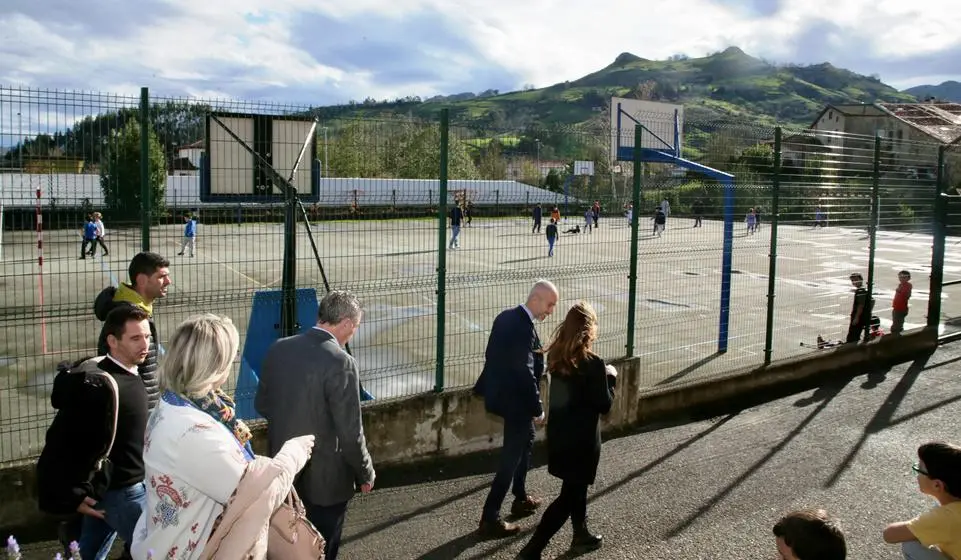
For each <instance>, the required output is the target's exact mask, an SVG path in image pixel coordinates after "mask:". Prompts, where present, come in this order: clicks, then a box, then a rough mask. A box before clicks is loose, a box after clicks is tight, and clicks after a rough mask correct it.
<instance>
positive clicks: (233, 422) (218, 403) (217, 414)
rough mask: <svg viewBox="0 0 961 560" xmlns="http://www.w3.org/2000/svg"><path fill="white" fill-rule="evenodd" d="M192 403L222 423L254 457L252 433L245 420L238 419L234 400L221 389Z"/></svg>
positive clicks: (192, 399)
mask: <svg viewBox="0 0 961 560" xmlns="http://www.w3.org/2000/svg"><path fill="white" fill-rule="evenodd" d="M190 402H192V403H193V404H194V406H196V407H197V408H199V409H200V410H202V411H204V412H206V413H207V414H209V415H210V416H211V417H212V418H213V419H214V420H216V421H218V422H220V423H221V424H223V425H224V426H226V427H227V429H228V430H230V433H232V434H233V435H234V437H235V438H237V441H239V442H240V445H241V446H243V448H244V449H245V450H246V451H247V452H248V453H250V455H251V457H252V456H253V455H254V452H253V448H251V446H250V440H251V439H252V438H253V435H252V434H251V433H250V428H248V427H247V424H245V423H244V421H243V420H241V419H239V418H237V412H236V410H235V405H234V400H233V399H231V398H230V397H229V396H228V395H227V393H224V392H223V391H221V390H220V389H217V390H215V391H212V392H210V393H208V394H207V396H205V397H201V398H197V399H195V398H190Z"/></svg>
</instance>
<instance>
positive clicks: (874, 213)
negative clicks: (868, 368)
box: [861, 135, 881, 340]
mask: <svg viewBox="0 0 961 560" xmlns="http://www.w3.org/2000/svg"><path fill="white" fill-rule="evenodd" d="M880 191H881V136H880V135H875V136H874V172H873V173H872V174H871V217H870V218H869V219H870V220H871V223H870V224H869V226H868V237H869V239H870V240H869V241H868V243H869V244H868V304H867V307H866V308H865V311H867V312H868V313H869V315H868V321H865V323H864V332H863V333H861V335H862V338H864V339H865V340H867V337H868V333H869V332H870V330H871V321H870V319H871V315H873V314H874V306H872V305H871V302H873V301H874V255H875V252H876V251H877V246H878V222H880V221H881V208H880V207H879V206H880V203H881V200H880V199H881V197H880Z"/></svg>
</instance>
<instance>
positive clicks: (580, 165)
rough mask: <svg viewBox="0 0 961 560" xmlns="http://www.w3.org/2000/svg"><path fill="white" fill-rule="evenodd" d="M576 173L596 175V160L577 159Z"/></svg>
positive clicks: (575, 162) (575, 163)
mask: <svg viewBox="0 0 961 560" xmlns="http://www.w3.org/2000/svg"><path fill="white" fill-rule="evenodd" d="M574 175H594V162H593V161H590V160H575V161H574Z"/></svg>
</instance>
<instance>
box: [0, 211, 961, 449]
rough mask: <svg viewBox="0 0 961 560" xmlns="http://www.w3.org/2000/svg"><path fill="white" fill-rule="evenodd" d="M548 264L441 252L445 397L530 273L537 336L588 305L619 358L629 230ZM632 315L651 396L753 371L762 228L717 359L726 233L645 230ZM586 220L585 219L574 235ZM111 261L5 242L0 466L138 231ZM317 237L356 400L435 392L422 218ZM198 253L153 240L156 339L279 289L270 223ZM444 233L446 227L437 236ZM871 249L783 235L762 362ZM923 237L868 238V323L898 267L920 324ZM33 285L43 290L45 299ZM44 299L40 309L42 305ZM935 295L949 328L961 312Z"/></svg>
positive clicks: (844, 312)
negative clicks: (185, 322) (344, 330)
mask: <svg viewBox="0 0 961 560" xmlns="http://www.w3.org/2000/svg"><path fill="white" fill-rule="evenodd" d="M575 224H581V220H580V219H576V220H575V219H572V220H570V222H569V223H568V224H562V227H561V231H562V234H561V239H560V240H559V242H558V244H557V246H556V248H555V255H554V256H553V257H548V256H547V246H546V241H545V239H544V235H543V233H541V234H532V233H531V231H530V222H529V220H525V219H521V218H517V219H486V220H485V219H483V218H478V219H475V220H474V223H473V224H472V225H471V227H465V228H463V229H462V232H461V237H460V247H459V248H457V249H454V250H450V251H448V252H447V258H446V267H447V281H446V292H445V296H446V303H445V308H446V313H445V315H444V319H445V320H444V328H445V337H444V348H443V358H442V360H443V363H444V367H445V385H446V386H458V385H466V384H470V383H472V382H473V380H474V379H475V378H476V375H477V374H478V373H479V371H480V369H481V367H482V364H483V354H484V348H485V345H486V342H487V329H488V327H489V325H490V323H491V321H492V319H493V318H494V316H495V315H496V314H497V313H498V312H499V311H501V310H502V309H505V308H507V307H510V306H513V305H517V304H518V303H521V302H522V301H523V300H524V298H525V297H526V294H527V290H528V289H529V287H530V285H531V284H532V283H533V282H534V281H535V280H537V279H539V278H547V279H551V280H553V281H554V282H555V283H556V284H557V285H558V287H559V289H560V293H561V302H560V305H559V309H558V311H557V313H555V315H554V316H552V317H550V318H549V319H548V320H547V321H545V322H544V323H543V324H542V325H541V326H540V327H539V329H540V331H541V336H542V338H543V339H545V340H546V339H547V338H548V337H549V335H550V333H551V331H552V329H553V328H554V326H555V325H556V324H557V323H558V322H559V321H560V320H561V319H562V318H563V315H564V312H565V311H566V309H567V306H568V305H570V303H572V302H573V301H575V300H578V299H584V300H586V301H588V302H590V303H591V304H592V305H593V306H594V308H595V309H596V310H597V312H598V315H599V320H600V327H601V334H600V340H599V341H598V343H597V348H596V350H597V351H598V353H599V354H601V355H602V356H605V357H608V358H614V357H619V356H623V355H625V353H626V351H627V348H626V347H627V323H628V313H627V308H628V305H627V302H628V301H629V293H628V275H629V263H630V258H629V253H630V229H629V228H628V226H627V223H626V220H625V219H624V218H623V217H602V219H601V222H600V227H599V228H598V229H596V230H594V231H593V232H592V233H586V232H582V233H580V234H567V233H563V232H564V231H565V230H567V229H569V227H570V226H573V225H575ZM640 224H641V233H640V236H639V253H638V282H637V319H636V328H635V336H634V353H635V354H636V355H639V356H640V357H641V360H642V368H643V371H644V380H645V386H646V387H655V386H662V385H665V384H669V383H684V382H690V381H696V380H697V379H699V378H701V377H703V376H709V375H713V374H716V373H718V372H722V371H727V370H730V369H734V368H738V367H746V366H752V365H757V364H760V363H761V361H762V359H763V354H764V346H765V340H764V333H765V306H766V304H767V301H768V298H767V290H768V280H767V275H768V266H769V259H768V253H769V250H768V243H769V237H770V235H769V233H770V230H769V226H768V225H767V224H764V225H763V226H762V228H761V230H760V231H759V232H758V233H757V234H755V235H747V234H746V232H745V231H744V226H743V224H735V238H734V252H733V274H732V288H731V300H730V301H731V307H730V324H729V339H728V349H727V352H726V353H723V354H718V353H717V350H718V332H719V325H718V318H719V315H720V303H721V300H720V296H721V288H720V284H721V250H722V237H723V236H722V224H721V223H720V222H716V221H710V220H705V221H704V226H703V227H701V228H692V227H691V226H692V221H691V220H689V219H686V218H671V219H670V220H669V221H668V226H667V230H666V231H665V232H664V235H663V236H662V237H654V236H652V235H651V232H650V230H649V229H648V228H649V227H650V226H649V221H648V219H647V218H646V217H642V218H641V220H640ZM581 225H583V224H581ZM107 228H108V236H107V244H108V246H109V247H110V254H109V255H108V256H107V257H101V256H100V255H99V254H98V256H97V257H96V258H93V259H90V258H88V259H85V260H79V259H78V256H79V237H78V235H77V233H76V232H68V231H53V232H48V233H46V234H45V239H44V246H43V247H44V264H43V267H42V271H41V269H40V267H38V265H37V249H36V242H35V239H36V235H35V233H33V232H16V233H8V234H7V236H5V238H4V254H3V262H2V264H0V270H2V275H0V282H2V283H3V291H2V293H0V330H2V337H0V340H2V342H0V357H2V360H3V361H2V364H0V457H2V460H4V461H6V460H12V459H17V458H20V457H27V456H30V455H31V454H35V453H37V452H38V451H39V448H40V444H41V442H42V437H43V432H44V430H45V428H46V425H47V423H48V422H49V419H50V418H51V413H52V411H51V410H50V409H49V388H50V386H51V383H52V378H53V371H54V367H55V365H56V364H57V363H58V362H60V361H62V360H73V359H76V358H78V357H80V356H83V355H86V354H92V353H93V352H94V346H95V343H96V337H97V333H98V332H99V328H100V324H99V322H98V321H97V320H96V319H95V318H94V316H93V313H92V302H93V298H94V297H95V296H96V294H97V293H98V292H99V291H100V290H101V289H102V288H103V287H104V286H107V285H110V284H116V283H117V282H119V281H122V280H124V279H125V275H126V273H125V270H126V266H127V263H128V262H129V259H130V258H131V257H132V256H133V255H134V254H136V252H138V251H139V250H140V248H141V245H140V236H139V230H132V231H131V230H111V227H110V224H107ZM312 230H313V233H314V238H315V242H316V244H317V248H318V253H319V255H320V257H321V264H322V266H323V270H324V273H325V274H326V277H327V279H328V281H329V283H330V285H331V287H334V288H346V289H351V290H354V291H355V292H356V293H358V295H359V296H360V297H361V299H362V301H363V303H364V305H365V309H366V310H365V321H364V324H363V326H362V327H361V329H360V330H359V331H358V334H357V336H356V338H355V339H354V341H353V342H352V345H351V346H352V351H353V352H354V354H355V356H356V357H357V359H358V362H359V364H360V367H361V370H362V376H363V380H364V385H365V387H366V388H367V389H368V390H369V391H370V392H371V393H373V394H374V395H375V396H376V397H377V398H379V399H387V398H394V397H402V396H404V395H409V394H414V393H418V392H422V391H426V390H430V389H431V388H433V387H434V384H435V365H434V364H435V355H436V352H437V347H436V338H437V336H436V333H437V329H438V321H437V301H438V293H437V292H438V285H437V272H436V271H437V267H438V251H437V248H438V242H439V239H438V232H437V229H436V222H435V221H432V220H386V221H333V222H323V223H316V224H314V225H313V228H312ZM198 231H199V237H198V241H197V255H196V256H195V257H194V258H189V257H188V256H177V255H176V253H177V251H178V250H179V247H180V240H181V234H182V226H181V225H179V224H174V225H170V226H163V227H155V228H152V230H151V248H152V249H153V250H156V251H159V252H161V253H163V254H165V255H168V256H169V257H170V259H171V261H172V269H171V270H172V276H173V282H174V283H173V285H172V286H171V288H170V291H169V294H168V297H167V298H165V299H164V300H163V301H161V302H159V303H158V304H157V306H156V312H155V315H156V317H157V321H158V326H159V328H160V333H161V341H162V339H163V336H164V333H169V332H171V331H172V330H173V329H174V328H175V326H176V325H177V324H178V323H179V322H180V321H181V320H182V319H184V318H185V317H187V316H189V315H191V314H193V313H196V312H200V311H209V312H213V313H220V314H225V315H228V316H230V317H231V318H232V319H233V320H234V322H235V323H236V324H237V326H238V328H239V329H240V330H241V333H242V334H243V333H245V332H246V330H247V328H248V322H249V318H250V310H251V303H252V301H253V298H254V295H255V294H256V293H257V292H259V291H265V290H277V289H279V287H280V282H281V274H282V258H281V257H282V254H283V232H282V227H281V225H280V224H256V223H251V224H244V225H236V224H224V225H211V224H205V223H203V221H202V220H201V223H200V226H199V230H198ZM446 236H449V231H448V232H446V233H445V239H446ZM868 244H869V241H868V236H867V233H866V232H865V231H864V230H860V229H850V228H844V227H828V228H826V229H820V228H819V229H812V228H811V227H809V226H798V225H781V228H780V234H779V242H778V247H779V249H778V271H777V281H776V283H775V286H776V290H777V297H776V299H775V303H776V311H775V333H774V344H773V346H772V353H773V357H774V359H778V358H786V357H790V356H796V355H799V354H803V353H806V352H811V351H812V350H810V349H808V348H803V347H801V343H802V342H805V343H812V344H813V343H814V341H815V339H816V337H817V336H818V335H819V334H820V335H822V336H824V337H825V338H838V337H840V336H842V331H844V330H845V329H846V322H847V316H848V314H849V311H850V305H851V288H850V284H849V282H848V280H847V276H848V274H849V273H850V272H852V271H855V270H860V271H863V272H866V268H867V262H868ZM930 258H931V238H930V236H926V235H920V234H908V233H898V232H885V231H881V232H879V234H878V246H877V255H876V259H875V263H876V274H877V285H876V287H875V297H876V300H877V307H876V312H877V314H878V315H880V316H881V318H882V321H883V324H884V326H885V328H887V326H888V325H889V324H890V322H889V319H890V301H891V297H892V296H893V290H894V288H895V286H896V283H897V279H896V274H897V271H899V270H901V269H908V270H910V271H912V273H913V275H914V286H915V289H914V295H913V298H912V301H911V306H912V309H911V313H910V315H909V316H908V325H907V327H908V328H911V327H915V326H921V325H922V324H924V322H925V313H926V307H927V291H928V286H927V283H928V274H929V273H930V265H929V263H930ZM945 261H946V265H945V278H946V279H950V278H952V275H957V274H958V273H959V272H961V249H959V248H958V244H957V240H953V239H952V240H950V241H949V243H948V251H947V257H946V259H945ZM297 282H298V286H300V287H309V288H315V289H316V290H317V291H318V293H323V291H324V286H323V281H322V275H321V271H320V267H318V265H317V263H316V260H315V258H314V255H313V252H312V249H311V245H310V243H309V241H308V239H307V236H306V235H305V234H304V232H303V229H301V231H300V232H299V233H298V245H297ZM41 286H42V289H41ZM41 294H42V301H41ZM957 301H958V300H957V299H956V298H952V297H951V291H950V289H948V290H946V292H945V295H944V299H943V311H944V315H945V316H948V317H956V316H959V315H961V306H959V305H958V303H957Z"/></svg>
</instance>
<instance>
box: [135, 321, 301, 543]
mask: <svg viewBox="0 0 961 560" xmlns="http://www.w3.org/2000/svg"><path fill="white" fill-rule="evenodd" d="M239 346H240V336H239V334H238V333H237V328H236V327H235V326H234V324H233V322H232V321H231V320H230V319H229V318H227V317H220V316H217V315H211V314H209V313H208V314H203V315H197V316H194V317H191V318H189V319H187V320H186V321H184V322H183V323H181V324H180V325H179V326H178V327H177V330H176V331H175V332H174V334H173V337H172V338H171V339H170V344H169V347H168V349H167V353H166V355H165V356H164V358H163V361H162V363H161V365H160V369H159V372H158V377H159V380H160V385H161V389H162V390H163V393H162V394H161V397H160V402H159V403H158V404H157V407H156V408H155V409H154V411H153V413H152V414H151V416H150V419H149V420H148V421H147V431H146V434H145V438H144V453H143V459H144V467H145V471H146V473H145V478H146V480H145V482H146V485H147V500H146V505H145V506H144V510H143V514H142V515H141V517H140V520H139V522H138V523H137V528H136V529H135V530H134V539H133V540H134V542H133V546H132V550H131V552H132V555H133V557H134V558H135V559H137V560H144V559H146V558H147V557H148V554H152V556H153V558H178V559H184V560H188V559H189V560H198V559H201V558H250V559H262V558H265V557H266V552H267V537H268V528H269V526H270V518H271V517H272V516H273V514H274V513H275V512H276V510H277V509H278V508H279V507H280V505H281V504H282V503H283V501H284V500H285V499H286V498H287V496H288V494H290V490H291V486H292V484H293V480H294V477H295V476H296V475H297V473H298V472H299V471H300V470H301V469H302V468H303V466H304V464H306V462H307V460H308V459H309V458H310V452H311V449H312V448H313V445H314V436H313V435H307V436H301V437H296V438H293V439H291V440H289V441H287V443H286V444H285V445H284V446H283V447H282V448H281V450H280V452H279V453H277V456H276V457H275V458H269V457H255V456H254V453H253V450H252V449H251V446H250V439H251V434H250V430H249V429H248V428H247V426H246V425H245V424H244V422H243V421H242V420H240V419H238V418H237V417H236V414H235V412H234V403H233V401H232V400H231V399H230V397H228V396H227V394H226V393H224V392H223V390H222V389H221V387H222V386H223V384H224V383H225V382H226V381H227V379H228V377H230V373H231V371H232V370H233V362H234V360H235V359H236V358H237V351H238V348H239ZM222 521H223V524H222V526H221V522H222Z"/></svg>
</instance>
